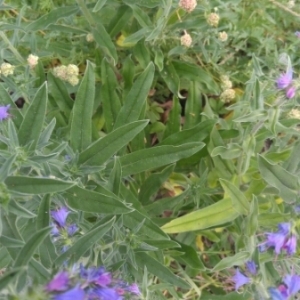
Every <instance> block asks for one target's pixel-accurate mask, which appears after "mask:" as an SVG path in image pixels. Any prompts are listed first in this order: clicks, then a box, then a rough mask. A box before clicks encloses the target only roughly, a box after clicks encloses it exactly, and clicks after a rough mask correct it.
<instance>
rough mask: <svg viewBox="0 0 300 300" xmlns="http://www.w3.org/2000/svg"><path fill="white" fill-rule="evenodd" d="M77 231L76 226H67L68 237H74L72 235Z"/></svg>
mask: <svg viewBox="0 0 300 300" xmlns="http://www.w3.org/2000/svg"><path fill="white" fill-rule="evenodd" d="M77 230H78V227H77V225H76V224H72V225H69V226H68V228H67V231H68V235H69V236H72V235H74V233H75V232H76V231H77Z"/></svg>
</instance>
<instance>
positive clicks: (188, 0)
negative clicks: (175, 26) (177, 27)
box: [179, 0, 197, 13]
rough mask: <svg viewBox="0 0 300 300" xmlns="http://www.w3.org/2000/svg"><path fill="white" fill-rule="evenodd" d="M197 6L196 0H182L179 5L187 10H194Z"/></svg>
mask: <svg viewBox="0 0 300 300" xmlns="http://www.w3.org/2000/svg"><path fill="white" fill-rule="evenodd" d="M196 6H197V1H196V0H180V1H179V7H181V8H182V9H183V10H185V11H186V12H188V13H190V12H192V11H193V10H194V9H195V8H196Z"/></svg>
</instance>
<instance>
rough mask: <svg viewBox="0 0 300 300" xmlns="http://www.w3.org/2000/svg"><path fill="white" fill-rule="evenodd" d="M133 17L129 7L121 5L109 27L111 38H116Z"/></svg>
mask: <svg viewBox="0 0 300 300" xmlns="http://www.w3.org/2000/svg"><path fill="white" fill-rule="evenodd" d="M131 16H132V10H131V9H130V7H129V6H127V5H120V7H119V9H118V11H117V12H115V13H114V15H113V17H112V19H111V21H110V22H109V24H108V26H107V32H108V33H109V35H110V36H111V37H115V35H117V34H118V33H119V32H120V31H121V30H123V29H124V27H125V26H126V25H127V24H128V20H129V19H130V18H131Z"/></svg>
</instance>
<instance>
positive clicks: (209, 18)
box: [206, 13, 220, 27]
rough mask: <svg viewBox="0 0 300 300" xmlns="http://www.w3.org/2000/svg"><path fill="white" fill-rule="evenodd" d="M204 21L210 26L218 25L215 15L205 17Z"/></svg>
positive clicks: (217, 16) (218, 19) (217, 18)
mask: <svg viewBox="0 0 300 300" xmlns="http://www.w3.org/2000/svg"><path fill="white" fill-rule="evenodd" d="M206 21H207V23H208V24H209V25H210V26H213V27H217V26H218V25H219V21H220V17H219V15H218V14H216V13H210V14H209V15H208V16H207V18H206Z"/></svg>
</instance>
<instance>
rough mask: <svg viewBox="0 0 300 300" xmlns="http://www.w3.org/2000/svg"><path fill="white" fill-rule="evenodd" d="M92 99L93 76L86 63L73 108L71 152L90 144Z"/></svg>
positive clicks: (93, 92) (89, 65)
mask: <svg viewBox="0 0 300 300" xmlns="http://www.w3.org/2000/svg"><path fill="white" fill-rule="evenodd" d="M94 98H95V75H94V70H93V68H92V66H91V63H90V62H89V61H88V62H87V67H86V70H85V74H84V77H83V80H82V82H81V84H80V86H79V88H78V92H77V96H76V101H75V103H74V107H73V116H72V122H71V134H70V143H71V146H72V148H73V150H77V151H79V152H80V151H82V150H84V149H85V148H87V147H88V146H89V145H90V143H91V140H92V116H93V106H94Z"/></svg>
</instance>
